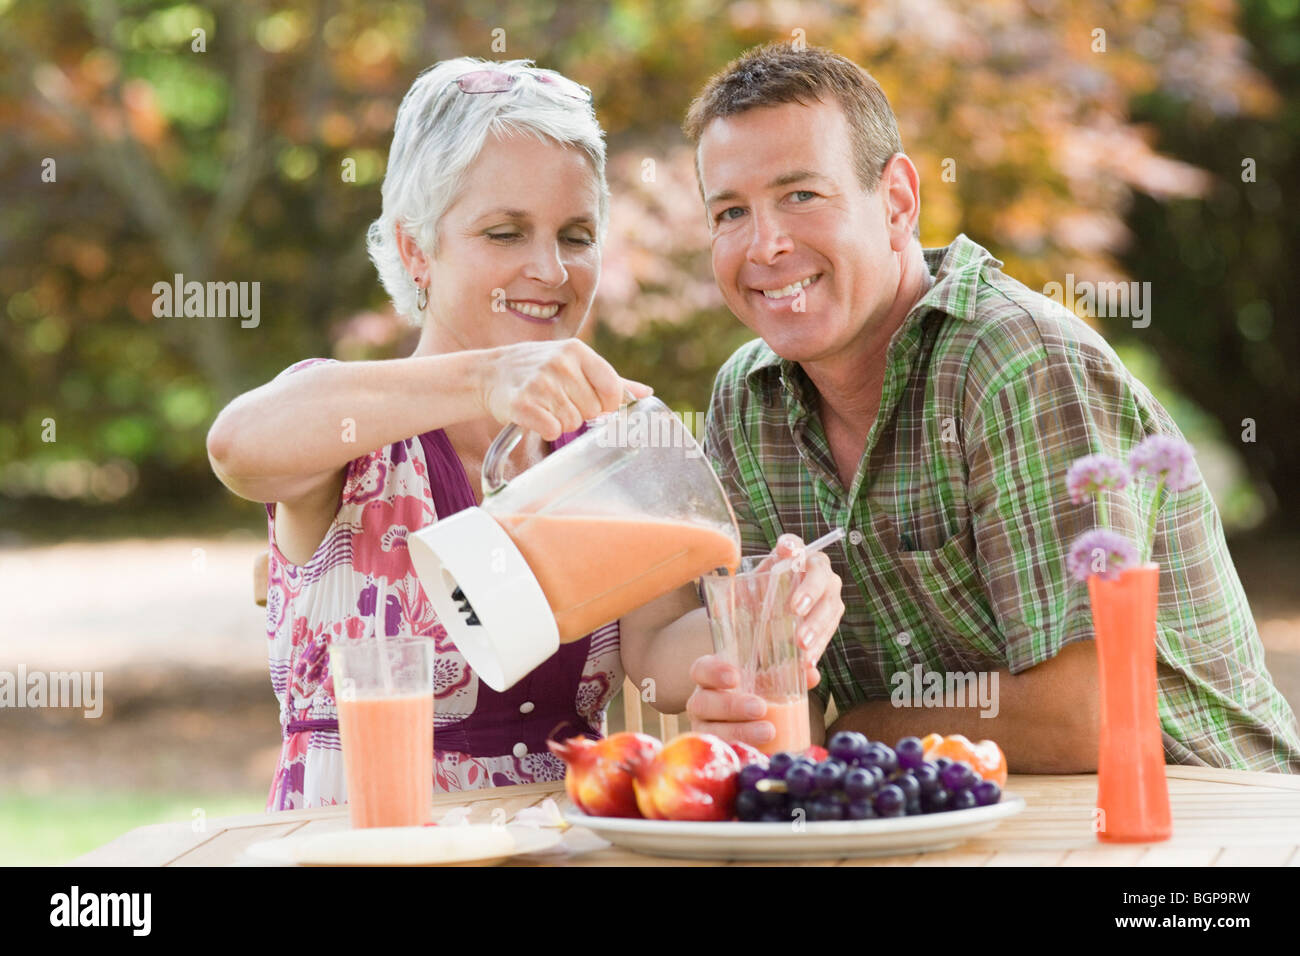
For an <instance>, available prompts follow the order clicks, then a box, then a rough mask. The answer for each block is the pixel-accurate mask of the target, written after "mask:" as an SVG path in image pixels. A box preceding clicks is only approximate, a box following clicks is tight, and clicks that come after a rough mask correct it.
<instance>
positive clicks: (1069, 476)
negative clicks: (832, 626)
mask: <svg viewBox="0 0 1300 956" xmlns="http://www.w3.org/2000/svg"><path fill="white" fill-rule="evenodd" d="M1127 484H1128V469H1127V468H1125V467H1124V463H1123V462H1121V461H1120V460H1119V459H1117V458H1112V457H1110V455H1084V456H1083V457H1082V458H1080V459H1079V460H1078V461H1076V462H1075V463H1074V464H1073V465H1071V466H1070V470H1069V471H1068V472H1066V473H1065V487H1066V490H1068V491H1069V492H1070V500H1071V501H1073V502H1074V503H1075V504H1076V505H1077V504H1079V503H1080V502H1083V501H1091V500H1092V499H1093V497H1094V496H1096V494H1097V492H1099V491H1100V490H1101V489H1103V488H1123V487H1124V486H1125V485H1127Z"/></svg>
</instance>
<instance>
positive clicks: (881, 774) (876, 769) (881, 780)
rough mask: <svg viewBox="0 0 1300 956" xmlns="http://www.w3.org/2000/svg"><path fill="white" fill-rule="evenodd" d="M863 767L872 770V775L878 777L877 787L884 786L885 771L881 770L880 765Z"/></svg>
mask: <svg viewBox="0 0 1300 956" xmlns="http://www.w3.org/2000/svg"><path fill="white" fill-rule="evenodd" d="M863 769H865V770H869V771H871V775H872V776H873V777H875V778H876V786H877V787H883V786H884V785H885V771H883V770H881V769H880V768H879V767H865V768H863Z"/></svg>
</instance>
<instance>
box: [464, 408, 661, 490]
mask: <svg viewBox="0 0 1300 956" xmlns="http://www.w3.org/2000/svg"><path fill="white" fill-rule="evenodd" d="M635 401H636V396H635V395H633V394H632V393H631V392H630V391H629V390H628V389H626V388H624V389H623V404H622V405H620V406H619V408H623V407H625V406H627V405H631V404H632V403H633V402H635ZM610 414H613V413H612V412H611V413H610ZM523 437H524V430H523V429H522V428H520V427H519V426H518V425H516V424H514V423H513V422H512V423H511V424H509V425H507V426H506V427H505V428H503V429H501V431H500V432H498V433H497V437H496V438H494V439H492V444H491V445H489V446H488V450H487V454H486V455H484V456H483V476H482V483H483V485H482V487H483V500H484V501H486V500H487V499H488V498H491V497H492V496H493V495H495V494H497V493H498V492H499V491H501V490H502V489H503V488H505V486H506V485H508V484H509V482H508V481H506V479H505V477H504V476H503V475H502V474H501V472H502V471H503V470H504V469H505V463H506V459H508V458H509V457H510V453H511V452H512V451H514V450H515V446H516V445H518V444H519V442H520V440H521V439H522V438H523Z"/></svg>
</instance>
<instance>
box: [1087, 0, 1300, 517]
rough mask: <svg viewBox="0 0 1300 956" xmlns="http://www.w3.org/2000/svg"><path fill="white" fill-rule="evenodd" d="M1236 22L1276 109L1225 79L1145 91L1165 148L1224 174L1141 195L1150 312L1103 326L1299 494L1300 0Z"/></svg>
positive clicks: (1268, 5) (1280, 487)
mask: <svg viewBox="0 0 1300 956" xmlns="http://www.w3.org/2000/svg"><path fill="white" fill-rule="evenodd" d="M1240 26H1241V31H1242V34H1243V36H1244V37H1245V39H1246V41H1247V42H1248V43H1249V44H1250V49H1251V51H1252V59H1253V61H1254V63H1255V64H1256V65H1257V67H1258V68H1259V69H1260V71H1261V72H1262V73H1263V74H1264V75H1265V76H1266V77H1267V78H1268V79H1269V81H1270V82H1271V83H1272V85H1273V87H1274V89H1275V90H1276V91H1277V93H1278V96H1279V100H1280V103H1279V107H1278V110H1277V111H1276V112H1274V113H1270V114H1268V115H1266V116H1253V115H1249V114H1247V113H1243V112H1242V111H1241V109H1240V104H1238V103H1237V102H1235V100H1234V98H1233V97H1232V95H1231V93H1230V92H1228V91H1220V92H1219V93H1217V94H1216V95H1212V96H1210V97H1208V98H1207V97H1203V96H1200V95H1196V93H1195V92H1194V91H1192V90H1189V89H1187V88H1184V87H1182V86H1180V85H1170V86H1165V87H1161V88H1160V89H1157V90H1152V91H1150V92H1149V93H1147V94H1145V95H1143V96H1141V97H1139V98H1137V99H1136V100H1135V103H1134V107H1133V113H1134V118H1135V119H1136V120H1140V121H1145V122H1149V123H1151V124H1152V125H1153V126H1154V127H1155V129H1156V130H1158V133H1159V142H1160V145H1161V147H1162V148H1163V149H1165V150H1166V151H1167V152H1169V153H1171V154H1172V155H1174V156H1178V157H1183V158H1185V159H1186V160H1187V161H1189V162H1195V163H1197V164H1198V165H1201V166H1203V167H1204V168H1206V169H1208V170H1211V171H1213V173H1214V185H1213V187H1212V188H1211V189H1210V190H1209V192H1208V193H1207V195H1206V196H1204V197H1203V198H1199V199H1181V200H1177V201H1174V202H1159V201H1157V199H1156V198H1154V197H1151V196H1147V195H1145V194H1140V195H1139V196H1138V198H1137V200H1136V201H1135V202H1134V204H1133V208H1132V211H1131V212H1130V214H1129V216H1128V223H1129V226H1130V227H1131V228H1132V230H1133V233H1134V243H1133V245H1132V248H1131V249H1130V251H1129V252H1128V253H1127V254H1126V255H1125V256H1124V257H1123V264H1124V265H1125V267H1126V268H1127V269H1128V270H1129V272H1130V273H1131V274H1132V275H1133V276H1134V277H1135V278H1137V279H1141V280H1144V281H1149V282H1151V288H1152V299H1153V301H1154V308H1153V319H1152V321H1151V325H1150V327H1149V328H1145V329H1140V330H1138V329H1133V328H1131V327H1130V326H1128V325H1126V324H1124V323H1121V322H1108V323H1107V326H1108V331H1109V332H1110V333H1111V334H1112V335H1113V336H1115V337H1117V338H1127V339H1130V340H1133V341H1139V342H1141V343H1143V344H1145V345H1146V346H1148V347H1149V348H1151V349H1153V350H1154V351H1155V352H1157V353H1158V354H1159V355H1160V357H1161V360H1162V362H1163V364H1164V368H1165V372H1166V374H1167V375H1168V376H1169V378H1170V380H1171V381H1172V382H1173V383H1174V384H1175V385H1176V386H1177V387H1178V388H1179V389H1181V390H1183V391H1185V392H1186V393H1187V394H1189V395H1192V396H1194V397H1195V399H1196V400H1197V401H1198V402H1199V403H1200V404H1201V406H1202V407H1204V408H1205V409H1206V410H1207V411H1208V412H1210V413H1211V414H1212V415H1213V416H1214V418H1215V419H1216V420H1217V421H1218V422H1219V424H1220V425H1221V426H1222V428H1223V430H1224V433H1225V434H1226V436H1227V437H1228V439H1229V440H1230V441H1231V442H1232V443H1233V444H1234V445H1237V447H1239V448H1240V449H1241V452H1242V456H1243V458H1244V461H1245V463H1246V465H1247V467H1248V468H1249V469H1250V471H1251V472H1252V474H1253V475H1254V477H1255V478H1257V479H1258V480H1260V481H1261V482H1262V483H1263V484H1264V485H1265V486H1266V487H1268V488H1271V489H1272V494H1273V496H1275V501H1278V500H1280V501H1282V502H1287V501H1294V500H1296V498H1297V497H1300V428H1297V427H1296V423H1297V422H1298V421H1300V377H1298V376H1297V375H1296V373H1295V370H1296V368H1297V366H1300V328H1297V325H1296V322H1295V318H1296V309H1297V306H1300V295H1298V294H1297V293H1298V291H1300V289H1298V287H1297V271H1296V262H1297V261H1300V222H1297V219H1296V216H1295V212H1296V210H1297V209H1300V0H1245V2H1243V3H1242V4H1241V6H1240ZM1204 65H1205V64H1203V63H1201V62H1195V63H1189V64H1188V68H1189V69H1195V70H1200V69H1202V68H1203V66H1204ZM1274 521H1275V524H1277V525H1278V526H1283V527H1286V528H1288V529H1291V530H1295V529H1297V528H1300V512H1298V511H1297V510H1296V509H1294V508H1289V507H1283V508H1280V509H1278V510H1277V512H1276V514H1275V518H1274Z"/></svg>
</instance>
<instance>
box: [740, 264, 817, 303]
mask: <svg viewBox="0 0 1300 956" xmlns="http://www.w3.org/2000/svg"><path fill="white" fill-rule="evenodd" d="M821 276H822V274H821V273H820V272H816V273H813V274H812V275H807V276H804V277H803V278H802V279H795V280H794V281H792V282H789V283H786V284H785V285H781V286H767V287H765V288H760V287H753V288H752V291H754V292H761V293H763V297H764V298H766V299H768V300H770V301H771V302H772V303H773V304H776V303H782V304H784V300H786V299H792V298H794V297H795V296H796V295H798V294H799V292H800V291H801V290H803V289H806V288H808V287H809V286H811V285H812V284H813V283H814V282H816V281H817V280H818V279H820V278H821Z"/></svg>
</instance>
